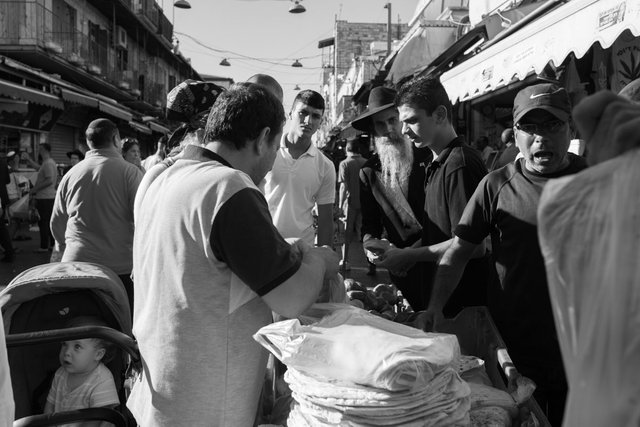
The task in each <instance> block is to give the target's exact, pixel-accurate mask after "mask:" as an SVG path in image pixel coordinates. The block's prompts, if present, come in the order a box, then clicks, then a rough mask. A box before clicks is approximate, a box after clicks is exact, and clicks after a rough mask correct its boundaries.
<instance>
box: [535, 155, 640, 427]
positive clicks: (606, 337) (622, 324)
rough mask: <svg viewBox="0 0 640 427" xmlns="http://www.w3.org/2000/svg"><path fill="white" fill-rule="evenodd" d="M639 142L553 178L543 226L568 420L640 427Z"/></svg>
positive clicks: (542, 213)
mask: <svg viewBox="0 0 640 427" xmlns="http://www.w3.org/2000/svg"><path fill="white" fill-rule="evenodd" d="M639 164H640V149H636V150H634V151H629V152H627V153H625V154H623V155H621V156H619V157H616V158H614V159H612V160H609V161H606V162H604V163H600V164H598V165H596V166H594V167H592V168H589V169H587V170H585V171H583V172H581V173H579V174H577V175H575V176H573V177H568V178H562V179H558V180H553V181H550V182H549V183H548V184H547V185H546V187H545V189H544V191H543V193H542V197H541V199H540V206H539V210H538V232H539V237H540V246H541V249H542V253H543V255H544V257H545V263H546V268H547V276H548V281H549V291H550V295H551V302H552V304H553V312H554V316H555V320H556V326H557V330H558V338H559V340H560V347H561V349H562V357H563V359H564V365H565V369H566V372H567V379H568V382H569V396H568V401H567V406H566V410H565V417H564V425H565V426H587V425H589V426H606V425H608V426H616V427H625V426H629V427H631V426H634V427H637V426H638V425H640V262H638V258H639V256H640V167H638V165H639Z"/></svg>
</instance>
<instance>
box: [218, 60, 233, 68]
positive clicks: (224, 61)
mask: <svg viewBox="0 0 640 427" xmlns="http://www.w3.org/2000/svg"><path fill="white" fill-rule="evenodd" d="M220 65H222V66H223V67H228V66H230V65H231V64H229V61H227V58H224V59H223V60H222V61H220Z"/></svg>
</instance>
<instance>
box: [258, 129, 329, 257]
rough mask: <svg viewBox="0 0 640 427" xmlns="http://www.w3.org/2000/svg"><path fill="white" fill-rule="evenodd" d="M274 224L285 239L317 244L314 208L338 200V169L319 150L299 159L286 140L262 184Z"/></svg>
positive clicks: (313, 146) (314, 148)
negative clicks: (336, 198)
mask: <svg viewBox="0 0 640 427" xmlns="http://www.w3.org/2000/svg"><path fill="white" fill-rule="evenodd" d="M263 184H264V185H263V188H264V195H265V198H266V199H267V202H268V203H269V211H270V212H271V216H272V217H273V223H274V225H275V226H276V228H277V229H278V231H279V232H280V234H282V236H283V237H285V238H289V237H299V238H301V239H303V240H304V241H305V242H307V243H309V244H311V245H312V244H313V243H314V239H315V230H314V229H313V216H312V213H311V211H312V209H313V207H314V206H315V205H316V204H317V205H325V204H333V202H334V200H335V197H336V170H335V168H334V166H333V163H332V162H331V160H329V159H328V158H327V157H326V156H325V155H324V154H322V152H321V151H320V150H318V148H317V147H316V146H315V145H313V144H311V145H310V146H309V149H308V150H307V151H306V152H305V153H304V154H302V155H301V156H300V157H298V158H297V159H294V158H293V157H291V155H290V154H289V151H288V150H287V148H286V147H285V145H284V137H283V140H282V143H281V144H280V149H279V150H278V154H277V155H276V160H275V162H274V164H273V168H272V169H271V171H270V172H269V173H268V174H267V176H266V177H265V180H264V182H263Z"/></svg>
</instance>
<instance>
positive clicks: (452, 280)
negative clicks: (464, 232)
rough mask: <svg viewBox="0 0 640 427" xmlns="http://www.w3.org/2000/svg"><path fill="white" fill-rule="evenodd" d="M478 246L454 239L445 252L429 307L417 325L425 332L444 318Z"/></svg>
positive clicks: (438, 269) (434, 280)
mask: <svg viewBox="0 0 640 427" xmlns="http://www.w3.org/2000/svg"><path fill="white" fill-rule="evenodd" d="M477 246H478V245H476V244H474V243H471V242H467V241H466V240H463V239H461V238H459V237H457V236H456V237H454V238H453V242H452V243H451V245H450V246H449V248H448V249H447V250H446V251H445V253H444V255H443V256H442V259H441V260H440V263H439V264H438V268H437V270H436V274H435V277H434V279H433V291H432V292H431V299H430V301H429V306H428V307H427V310H426V312H425V313H423V314H422V315H421V319H420V320H419V321H418V323H417V325H418V326H420V327H421V328H422V329H423V330H427V329H432V328H433V327H435V326H437V323H438V322H439V321H440V320H441V319H442V318H443V317H444V315H443V314H442V311H443V309H444V306H445V305H446V303H447V301H449V298H450V297H451V295H452V294H453V291H455V290H456V288H457V287H458V283H459V282H460V278H461V277H462V274H463V273H464V268H465V267H466V265H467V262H469V260H470V259H471V257H472V255H473V253H474V251H475V250H476V247H477Z"/></svg>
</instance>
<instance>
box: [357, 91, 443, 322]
mask: <svg viewBox="0 0 640 427" xmlns="http://www.w3.org/2000/svg"><path fill="white" fill-rule="evenodd" d="M395 97H396V91H395V90H393V89H390V88H387V87H376V88H374V89H372V90H371V94H370V95H369V101H368V106H367V111H365V112H364V113H362V114H361V115H360V116H358V117H357V118H356V119H355V120H354V121H353V122H352V123H351V125H352V126H353V127H354V128H355V129H358V130H361V131H363V132H372V133H373V135H374V137H375V144H376V154H375V155H373V156H372V157H371V158H370V159H369V160H367V161H366V162H365V163H364V165H362V168H361V170H360V204H361V209H362V234H363V247H364V248H365V250H367V249H371V248H372V247H374V246H376V245H380V244H381V243H383V242H381V241H380V239H382V236H383V233H385V235H386V238H387V239H388V240H389V242H391V243H392V244H393V245H395V246H397V247H400V248H404V247H407V246H411V245H413V244H415V243H416V242H419V241H420V235H421V231H422V207H423V205H424V190H423V183H424V178H425V175H424V169H425V166H426V164H427V163H429V161H430V160H431V152H429V150H425V149H422V150H421V149H417V148H416V147H414V146H412V144H411V142H409V141H408V140H406V139H405V138H403V137H402V134H401V126H400V122H399V120H398V110H396V108H395V107H394V105H393V101H394V99H395ZM406 270H407V274H406V275H397V274H394V272H393V271H391V274H390V277H391V281H392V282H393V283H394V284H395V285H396V286H397V287H398V288H399V289H400V290H401V292H402V295H403V296H404V297H405V298H406V299H407V301H408V302H409V304H410V305H411V307H412V308H413V309H414V310H416V311H419V310H424V309H426V308H427V298H428V296H429V294H428V293H427V292H424V289H423V288H422V287H421V281H422V275H421V269H420V266H412V267H411V268H407V269H406Z"/></svg>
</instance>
